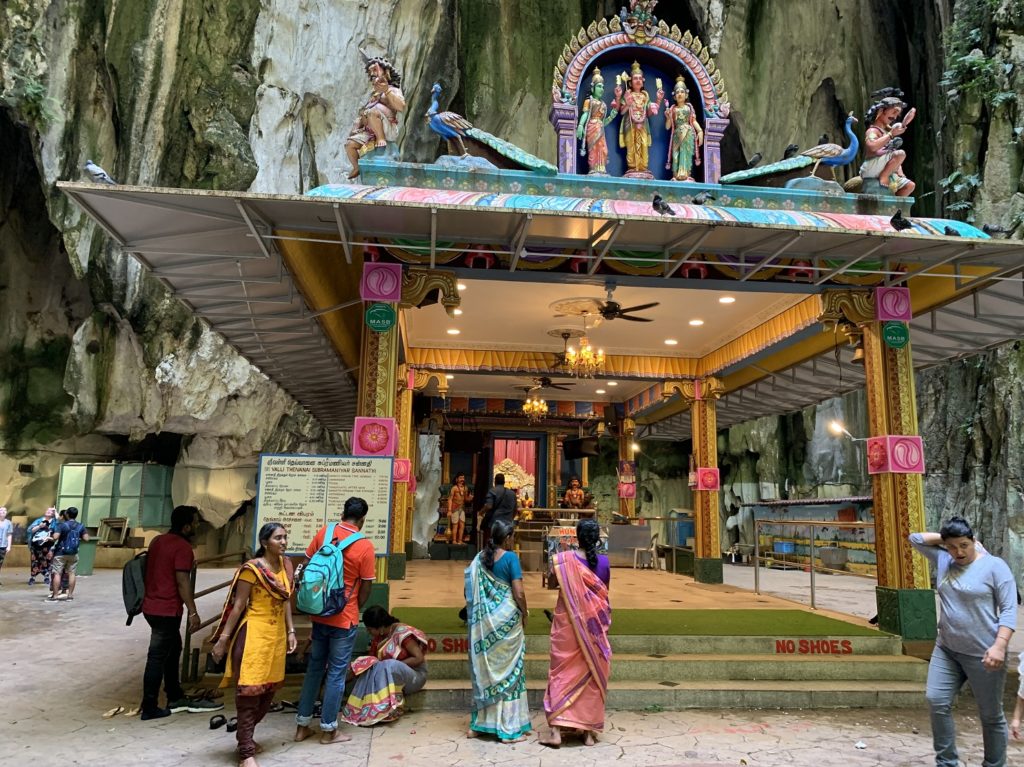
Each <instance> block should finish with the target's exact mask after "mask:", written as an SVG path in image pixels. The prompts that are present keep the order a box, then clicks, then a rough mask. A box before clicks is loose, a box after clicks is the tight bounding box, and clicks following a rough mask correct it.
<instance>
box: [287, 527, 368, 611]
mask: <svg viewBox="0 0 1024 767" xmlns="http://www.w3.org/2000/svg"><path fill="white" fill-rule="evenodd" d="M335 527H337V525H333V524H332V525H331V527H330V529H329V530H328V531H327V533H326V534H325V535H324V545H323V546H321V547H320V549H319V550H318V551H317V552H316V553H315V554H314V555H313V556H312V557H310V559H309V563H308V564H307V565H306V566H305V568H303V570H302V574H301V575H300V576H299V584H298V588H297V590H296V592H295V606H296V607H297V608H298V609H299V612H303V613H306V615H318V616H320V617H321V618H328V617H330V616H332V615H337V614H338V613H340V612H341V611H342V610H344V609H345V605H347V604H348V600H349V597H350V596H351V594H346V593H345V553H344V552H345V549H347V548H348V547H349V546H351V545H352V544H353V543H355V542H356V541H358V540H361V539H363V538H365V537H366V536H365V535H363V534H362V533H352V535H350V536H348V538H346V539H345V540H343V541H341V542H340V543H339V542H337V541H336V540H335V538H334V529H335Z"/></svg>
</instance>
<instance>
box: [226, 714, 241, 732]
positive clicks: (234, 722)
mask: <svg viewBox="0 0 1024 767" xmlns="http://www.w3.org/2000/svg"><path fill="white" fill-rule="evenodd" d="M225 729H226V730H227V731H228V732H234V731H235V730H237V729H238V717H236V716H233V717H231V718H230V719H228V726H227V727H226V728H225Z"/></svg>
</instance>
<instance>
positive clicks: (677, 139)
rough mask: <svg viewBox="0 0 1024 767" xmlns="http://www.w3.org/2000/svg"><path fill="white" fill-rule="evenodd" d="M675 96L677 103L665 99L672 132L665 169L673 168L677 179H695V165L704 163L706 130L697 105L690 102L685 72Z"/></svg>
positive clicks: (674, 89)
mask: <svg viewBox="0 0 1024 767" xmlns="http://www.w3.org/2000/svg"><path fill="white" fill-rule="evenodd" d="M672 95H673V97H674V98H675V102H676V103H675V104H673V105H671V106H669V103H668V101H667V100H666V101H665V128H666V129H667V130H669V131H670V132H671V140H670V141H669V146H668V162H666V163H665V169H666V170H670V171H672V180H673V181H693V176H692V175H690V173H691V171H692V170H693V166H694V165H700V147H701V144H703V143H704V130H703V129H702V128H701V127H700V123H698V122H697V115H696V113H695V112H694V110H693V106H691V105H690V104H688V103H687V101H686V99H687V96H688V95H689V93H688V92H687V90H686V82H685V80H684V79H683V76H682V75H679V76H678V77H676V86H675V88H673V89H672Z"/></svg>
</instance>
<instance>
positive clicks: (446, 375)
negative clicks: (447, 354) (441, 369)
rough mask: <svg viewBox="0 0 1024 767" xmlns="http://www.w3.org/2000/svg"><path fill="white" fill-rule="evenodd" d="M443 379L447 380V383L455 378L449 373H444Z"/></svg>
mask: <svg viewBox="0 0 1024 767" xmlns="http://www.w3.org/2000/svg"><path fill="white" fill-rule="evenodd" d="M444 377H445V378H447V379H448V380H449V381H450V380H452V379H453V378H455V376H453V375H452V374H451V373H445V374H444Z"/></svg>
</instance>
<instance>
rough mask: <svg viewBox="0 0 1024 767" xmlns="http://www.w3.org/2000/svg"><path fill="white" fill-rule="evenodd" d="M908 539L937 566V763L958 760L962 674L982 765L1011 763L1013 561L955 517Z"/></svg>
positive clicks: (930, 694)
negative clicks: (975, 718)
mask: <svg viewBox="0 0 1024 767" xmlns="http://www.w3.org/2000/svg"><path fill="white" fill-rule="evenodd" d="M910 544H911V545H912V546H913V547H914V549H915V550H916V551H918V552H919V553H920V554H922V555H923V556H924V557H925V558H927V559H928V561H929V563H930V564H931V565H932V568H933V569H934V571H935V589H936V591H937V592H938V594H939V603H940V608H941V609H940V615H939V635H938V639H937V640H936V641H935V649H934V650H933V651H932V658H931V662H930V663H929V665H928V688H927V692H926V697H927V698H928V705H929V706H930V707H931V719H932V739H933V742H934V746H935V764H936V767H957V765H959V764H960V759H959V755H958V754H957V749H956V729H955V727H954V725H953V715H952V706H953V702H954V700H955V699H956V695H957V693H958V692H959V691H960V688H961V687H963V684H964V682H965V681H970V683H971V691H972V692H973V693H974V699H975V701H976V702H977V704H978V714H979V718H980V720H981V731H982V738H983V739H984V743H985V760H984V762H982V764H983V765H984V766H985V767H1006V738H1007V728H1006V717H1005V715H1004V714H1003V685H1004V683H1005V681H1006V647H1007V645H1008V644H1009V642H1010V637H1011V636H1013V632H1014V630H1015V629H1016V627H1017V585H1016V582H1015V581H1014V579H1013V573H1011V572H1010V568H1009V566H1008V565H1007V564H1006V562H1004V561H1003V560H1001V559H1000V558H999V557H996V556H993V555H992V554H989V553H988V552H987V551H985V549H984V547H981V546H978V545H977V543H976V542H975V540H974V531H973V530H972V529H971V527H970V525H968V524H967V522H966V521H965V520H964V519H962V518H961V517H953V518H951V519H950V520H949V521H948V522H946V524H945V525H943V526H942V529H941V530H940V531H939V532H938V533H911V535H910Z"/></svg>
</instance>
